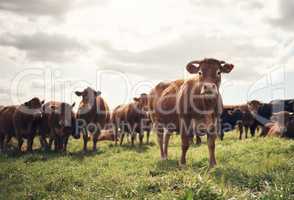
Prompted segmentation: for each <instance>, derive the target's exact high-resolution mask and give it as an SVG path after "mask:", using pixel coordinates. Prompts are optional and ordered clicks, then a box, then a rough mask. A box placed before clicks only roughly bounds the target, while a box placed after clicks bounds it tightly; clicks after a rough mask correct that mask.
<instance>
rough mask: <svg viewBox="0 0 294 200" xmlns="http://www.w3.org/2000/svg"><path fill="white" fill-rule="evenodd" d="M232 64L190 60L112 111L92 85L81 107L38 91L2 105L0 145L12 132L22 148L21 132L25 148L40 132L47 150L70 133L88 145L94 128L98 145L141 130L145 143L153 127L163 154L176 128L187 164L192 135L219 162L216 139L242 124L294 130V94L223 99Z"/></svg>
mask: <svg viewBox="0 0 294 200" xmlns="http://www.w3.org/2000/svg"><path fill="white" fill-rule="evenodd" d="M233 68H234V65H232V64H228V63H226V62H224V61H220V60H216V59H203V60H200V61H192V62H190V63H188V65H187V66H186V70H187V71H188V72H189V73H190V74H192V76H191V78H188V79H186V80H183V79H179V80H175V81H171V82H161V83H159V84H158V85H156V86H155V87H154V88H153V89H152V90H151V92H150V93H149V94H141V95H140V97H138V98H134V99H133V102H131V103H129V104H126V105H120V106H117V107H116V108H115V109H114V110H113V111H112V112H110V110H109V107H108V105H107V103H106V101H105V100H104V99H103V98H102V96H101V92H100V91H96V90H94V89H92V88H90V87H88V88H86V89H85V90H84V91H81V92H80V91H76V92H75V94H76V95H77V96H79V97H81V102H80V104H79V108H78V111H77V112H76V113H75V112H74V111H73V108H74V106H75V104H73V105H70V104H68V103H64V102H54V101H49V102H47V103H45V102H44V101H41V100H40V99H39V98H33V99H32V100H30V101H28V102H26V103H24V104H22V105H17V106H1V107H0V149H1V151H3V152H5V151H6V150H7V146H8V144H9V142H10V140H11V138H12V137H15V138H16V139H17V141H18V150H19V151H21V149H22V144H23V141H24V139H27V150H28V151H32V147H33V141H34V137H35V136H37V135H38V136H39V138H40V143H41V146H42V148H43V149H44V150H50V149H51V148H52V145H53V144H54V149H55V150H56V151H66V149H67V143H68V139H69V137H70V136H72V137H74V138H75V139H79V138H80V137H81V136H82V138H83V142H84V146H83V150H84V151H87V143H88V141H89V138H90V136H91V137H92V141H93V151H96V149H97V142H98V141H101V140H112V141H114V143H115V144H116V145H117V143H118V142H119V143H120V145H121V144H122V143H123V140H124V137H125V135H127V137H129V136H130V137H131V143H132V145H134V142H135V139H136V137H137V135H138V136H139V142H140V145H142V143H143V138H144V134H145V133H146V135H147V143H149V136H150V132H151V130H154V132H155V133H157V138H158V144H159V147H160V156H161V159H162V160H166V159H167V158H168V144H169V139H170V136H171V134H172V133H173V132H177V133H180V135H181V141H182V143H181V148H182V155H181V159H180V164H181V165H185V164H186V153H187V151H188V148H189V146H190V144H191V141H192V140H193V138H194V137H196V138H197V142H201V138H200V137H201V136H207V144H208V149H209V167H213V166H215V165H216V159H215V140H216V138H217V136H219V137H220V139H221V140H223V138H224V133H225V132H227V131H231V130H232V129H235V128H237V129H238V130H239V132H240V139H242V135H243V132H244V130H245V137H246V138H247V135H248V131H249V130H250V133H251V135H252V136H254V135H255V132H256V131H257V130H258V129H261V134H260V135H262V136H266V135H270V136H280V137H288V138H293V137H294V115H293V112H294V100H276V101H272V102H270V103H261V102H259V101H251V102H248V103H247V104H244V105H238V106H223V102H222V97H221V95H220V93H219V87H220V83H221V76H222V74H223V73H230V72H231V71H232V69H233Z"/></svg>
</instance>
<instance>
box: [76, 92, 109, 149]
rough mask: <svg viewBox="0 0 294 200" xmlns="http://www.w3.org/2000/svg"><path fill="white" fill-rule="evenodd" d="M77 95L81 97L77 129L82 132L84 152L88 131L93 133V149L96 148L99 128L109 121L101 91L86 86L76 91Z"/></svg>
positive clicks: (107, 108) (107, 110)
mask: <svg viewBox="0 0 294 200" xmlns="http://www.w3.org/2000/svg"><path fill="white" fill-rule="evenodd" d="M75 94H76V95H77V96H78V97H82V100H81V102H80V105H79V108H78V112H77V121H78V122H77V123H78V131H80V132H82V133H83V141H84V147H83V150H84V152H86V151H87V143H88V139H89V132H90V133H92V134H93V151H96V150H97V142H98V137H99V135H100V133H101V130H102V129H104V128H105V127H106V125H107V124H108V123H109V121H110V112H109V107H108V105H107V103H106V101H105V100H104V99H103V98H102V97H101V92H100V91H96V90H94V89H93V88H90V87H88V88H86V89H84V90H83V91H76V92H75Z"/></svg>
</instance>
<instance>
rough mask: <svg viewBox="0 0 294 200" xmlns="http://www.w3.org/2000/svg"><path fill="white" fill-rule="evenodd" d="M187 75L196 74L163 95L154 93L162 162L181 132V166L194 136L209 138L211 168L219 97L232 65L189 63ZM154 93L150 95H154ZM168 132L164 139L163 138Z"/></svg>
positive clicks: (156, 124) (219, 105)
mask: <svg viewBox="0 0 294 200" xmlns="http://www.w3.org/2000/svg"><path fill="white" fill-rule="evenodd" d="M186 69H187V71H188V72H189V73H191V74H194V75H195V76H193V77H192V78H190V79H188V80H177V81H174V82H172V83H170V84H169V86H167V87H166V88H165V89H164V90H163V91H159V92H157V91H154V90H153V91H152V92H153V93H155V94H159V96H157V97H155V99H154V103H153V105H155V107H154V110H153V112H154V114H153V120H154V123H155V125H154V126H155V127H156V129H157V133H158V138H159V139H158V141H159V145H160V150H161V158H162V159H167V156H168V154H167V152H168V143H169V142H168V141H169V135H170V133H171V132H173V131H180V133H181V139H182V155H181V160H180V163H181V164H183V165H184V164H186V153H187V151H188V148H189V145H190V140H191V138H192V137H193V135H194V134H196V135H207V138H208V148H209V164H210V167H213V166H214V165H215V164H216V160H215V140H216V137H217V134H219V133H220V115H221V113H222V107H223V105H222V98H221V96H220V94H219V87H220V82H221V74H222V73H229V72H231V70H232V69H233V65H231V64H226V63H225V62H223V61H218V60H215V59H204V60H201V61H193V62H190V63H189V64H188V65H187V67H186ZM152 92H151V93H152ZM164 130H165V131H166V134H165V136H164V135H163V134H162V132H163V131H164Z"/></svg>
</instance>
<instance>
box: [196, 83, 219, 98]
mask: <svg viewBox="0 0 294 200" xmlns="http://www.w3.org/2000/svg"><path fill="white" fill-rule="evenodd" d="M200 94H201V95H217V94H218V88H217V86H216V84H214V83H203V85H202V87H201V92H200Z"/></svg>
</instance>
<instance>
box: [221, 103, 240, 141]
mask: <svg viewBox="0 0 294 200" xmlns="http://www.w3.org/2000/svg"><path fill="white" fill-rule="evenodd" d="M241 121H242V112H241V110H240V109H236V108H233V107H225V108H224V110H223V112H222V115H221V124H222V131H221V135H220V139H221V140H223V138H224V133H225V132H229V131H232V130H234V129H235V127H236V126H237V125H238V127H239V129H240V125H241V124H240V123H241Z"/></svg>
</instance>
